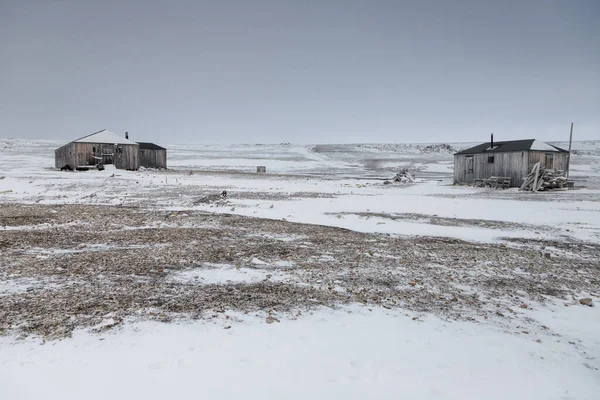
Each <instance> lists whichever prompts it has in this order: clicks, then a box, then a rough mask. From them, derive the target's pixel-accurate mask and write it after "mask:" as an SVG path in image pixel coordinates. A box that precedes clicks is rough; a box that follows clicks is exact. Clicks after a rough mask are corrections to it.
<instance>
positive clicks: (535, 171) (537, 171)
mask: <svg viewBox="0 0 600 400" xmlns="http://www.w3.org/2000/svg"><path fill="white" fill-rule="evenodd" d="M533 171H534V173H535V175H534V178H533V186H532V187H531V191H532V192H537V185H538V175H539V172H540V163H539V162H538V163H537V164H535V165H534V166H533Z"/></svg>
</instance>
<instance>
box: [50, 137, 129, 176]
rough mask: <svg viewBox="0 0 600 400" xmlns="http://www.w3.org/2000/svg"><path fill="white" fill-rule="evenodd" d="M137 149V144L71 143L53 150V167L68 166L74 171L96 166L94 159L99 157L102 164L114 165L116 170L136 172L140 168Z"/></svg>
mask: <svg viewBox="0 0 600 400" xmlns="http://www.w3.org/2000/svg"><path fill="white" fill-rule="evenodd" d="M138 147H139V146H138V145H137V144H135V145H134V144H123V145H121V144H120V145H114V144H106V143H76V142H71V143H68V144H66V145H64V146H62V147H60V148H58V149H56V150H55V152H54V156H55V161H54V165H55V167H56V168H62V167H64V166H66V165H68V166H70V167H71V168H73V169H75V168H77V167H80V166H85V165H96V164H98V162H99V161H100V160H99V159H97V158H94V157H101V158H102V162H103V163H104V164H115V167H116V168H118V169H128V170H137V169H139V167H140V163H139V154H138ZM111 154H112V155H111Z"/></svg>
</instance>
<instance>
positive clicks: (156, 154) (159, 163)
mask: <svg viewBox="0 0 600 400" xmlns="http://www.w3.org/2000/svg"><path fill="white" fill-rule="evenodd" d="M140 165H141V166H142V167H145V168H167V150H159V149H140Z"/></svg>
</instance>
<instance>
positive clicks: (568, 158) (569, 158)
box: [567, 122, 573, 178]
mask: <svg viewBox="0 0 600 400" xmlns="http://www.w3.org/2000/svg"><path fill="white" fill-rule="evenodd" d="M571 143H573V123H572V122H571V135H570V137H569V155H568V156H567V178H569V167H570V166H571Z"/></svg>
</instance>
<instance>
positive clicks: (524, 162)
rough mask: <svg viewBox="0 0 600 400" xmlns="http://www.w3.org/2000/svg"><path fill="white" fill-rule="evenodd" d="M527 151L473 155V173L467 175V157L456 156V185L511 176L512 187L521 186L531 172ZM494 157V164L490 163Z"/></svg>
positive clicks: (463, 155) (462, 155)
mask: <svg viewBox="0 0 600 400" xmlns="http://www.w3.org/2000/svg"><path fill="white" fill-rule="evenodd" d="M527 153H528V152H526V151H514V152H507V153H491V154H490V153H483V154H473V155H472V156H473V173H472V174H469V173H467V155H465V154H457V155H455V156H454V183H472V182H474V181H475V180H476V179H486V178H489V177H491V176H509V177H510V178H511V185H512V186H513V187H514V186H521V184H522V183H523V178H524V177H526V176H527V174H528V172H529V170H528V165H529V158H528V156H527ZM490 156H493V157H494V162H493V163H490V162H488V157H490Z"/></svg>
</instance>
